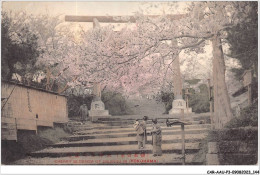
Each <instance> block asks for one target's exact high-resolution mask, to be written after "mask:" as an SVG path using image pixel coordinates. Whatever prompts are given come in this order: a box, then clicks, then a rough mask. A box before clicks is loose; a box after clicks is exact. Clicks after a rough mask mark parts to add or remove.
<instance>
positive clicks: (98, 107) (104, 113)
mask: <svg viewBox="0 0 260 175" xmlns="http://www.w3.org/2000/svg"><path fill="white" fill-rule="evenodd" d="M89 116H90V117H91V121H92V122H95V121H97V120H98V119H99V118H104V117H109V116H111V115H109V111H108V110H105V105H104V103H103V102H102V101H101V99H95V100H93V101H92V103H91V109H90V111H89Z"/></svg>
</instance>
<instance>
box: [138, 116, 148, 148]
mask: <svg viewBox="0 0 260 175" xmlns="http://www.w3.org/2000/svg"><path fill="white" fill-rule="evenodd" d="M147 120H148V117H147V116H144V117H143V120H142V121H141V122H140V125H141V127H143V130H144V140H143V147H145V144H146V143H147V132H146V122H147Z"/></svg>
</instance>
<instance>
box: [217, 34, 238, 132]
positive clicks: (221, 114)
mask: <svg viewBox="0 0 260 175" xmlns="http://www.w3.org/2000/svg"><path fill="white" fill-rule="evenodd" d="M212 47H213V87H214V117H213V122H214V124H215V128H216V129H220V128H223V126H224V125H225V124H226V123H227V122H228V121H229V120H230V119H232V118H233V114H232V112H231V105H230V99H229V95H228V91H227V85H226V82H225V70H226V67H225V61H224V55H223V50H222V45H221V40H220V38H219V37H218V36H217V35H215V36H214V37H213V38H212Z"/></svg>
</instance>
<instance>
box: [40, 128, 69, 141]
mask: <svg viewBox="0 0 260 175" xmlns="http://www.w3.org/2000/svg"><path fill="white" fill-rule="evenodd" d="M38 135H39V136H40V137H41V138H43V139H47V140H49V141H51V142H53V143H57V142H59V141H61V139H62V138H64V137H67V136H69V134H68V133H66V132H65V131H64V130H63V129H62V128H54V129H52V128H50V129H44V130H42V131H38Z"/></svg>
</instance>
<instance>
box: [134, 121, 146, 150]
mask: <svg viewBox="0 0 260 175" xmlns="http://www.w3.org/2000/svg"><path fill="white" fill-rule="evenodd" d="M134 128H135V130H136V140H137V142H138V149H143V148H144V129H143V127H142V124H141V123H140V122H139V121H138V120H136V121H135V123H134Z"/></svg>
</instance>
